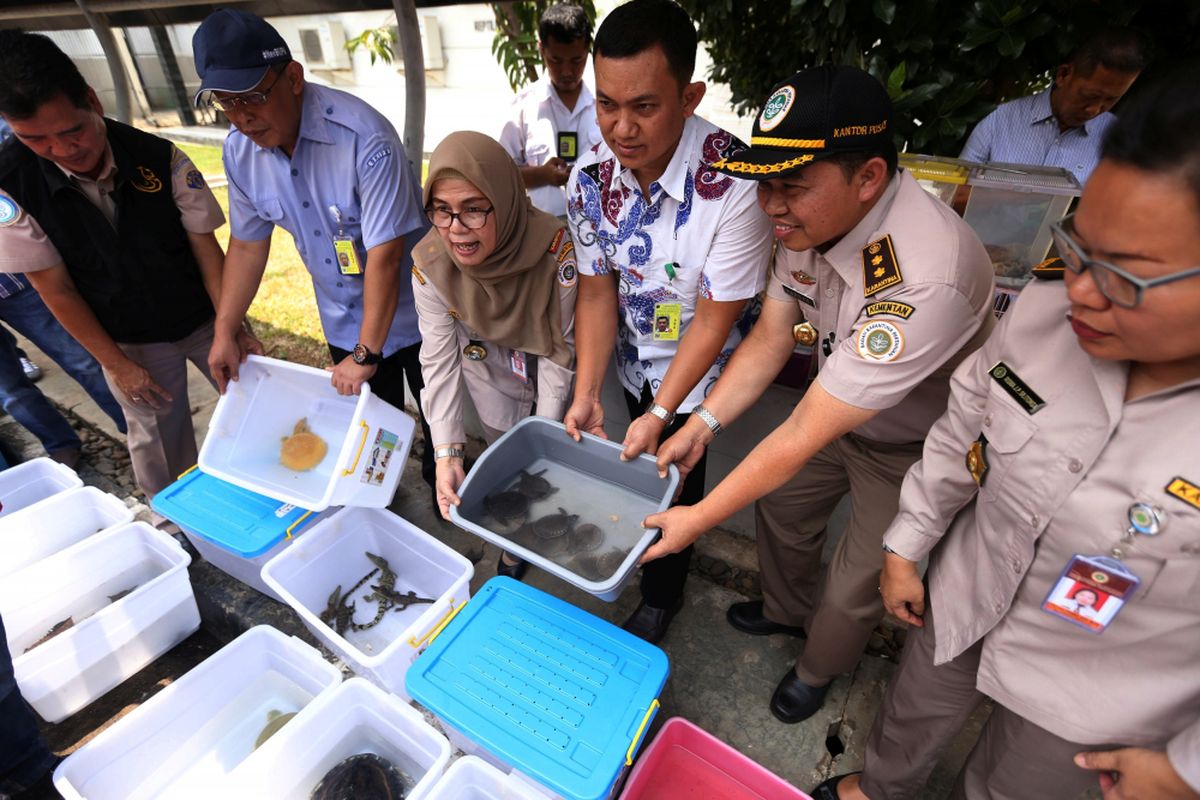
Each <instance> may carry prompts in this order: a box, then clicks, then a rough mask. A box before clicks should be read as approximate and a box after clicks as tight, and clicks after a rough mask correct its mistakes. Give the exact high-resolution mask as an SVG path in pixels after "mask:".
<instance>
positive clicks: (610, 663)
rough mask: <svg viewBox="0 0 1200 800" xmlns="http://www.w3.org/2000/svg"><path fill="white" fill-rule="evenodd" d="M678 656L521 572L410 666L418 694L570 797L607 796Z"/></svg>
mask: <svg viewBox="0 0 1200 800" xmlns="http://www.w3.org/2000/svg"><path fill="white" fill-rule="evenodd" d="M669 670H670V667H669V665H668V662H667V655H666V653H664V652H663V651H662V650H660V649H659V648H657V647H655V646H654V645H652V644H649V643H647V642H644V641H642V640H641V639H638V638H637V637H636V636H633V635H632V634H630V633H627V632H626V631H623V630H621V629H620V628H618V627H617V626H615V625H613V624H611V623H609V622H605V621H604V620H602V619H600V618H599V617H596V616H593V615H592V614H589V613H588V612H586V611H584V610H583V609H580V608H576V607H575V606H573V605H571V604H570V603H567V602H565V601H563V600H559V599H558V598H557V597H552V596H551V595H548V594H546V593H545V592H542V591H540V590H538V589H535V588H533V587H532V586H526V585H525V584H523V583H520V582H518V581H514V580H512V579H511V578H504V577H496V578H492V579H491V580H490V581H488V582H487V583H485V584H484V585H483V587H482V588H481V589H480V590H479V593H478V594H476V595H475V596H474V597H473V598H471V600H470V602H468V603H467V604H466V606H465V607H464V608H463V610H462V611H461V612H459V614H458V615H457V616H456V617H455V618H454V619H453V620H452V621H451V622H450V624H449V625H447V626H446V628H445V629H444V630H443V631H442V632H441V633H440V634H438V636H437V638H436V639H434V641H433V643H432V644H431V645H429V647H428V648H427V649H426V650H425V652H424V653H422V654H421V655H420V656H419V657H418V658H417V660H416V661H415V662H414V663H413V665H412V666H411V667H410V668H409V670H408V674H407V675H406V676H405V686H406V687H407V689H408V693H409V695H410V696H411V697H412V698H413V699H415V700H417V701H419V702H420V703H421V704H422V705H424V706H425V707H426V708H428V709H429V710H430V711H432V712H433V713H434V714H436V715H437V716H438V717H441V718H442V719H443V720H445V721H446V722H448V723H449V724H450V725H452V726H454V727H455V728H456V729H457V730H459V731H460V732H462V733H463V734H464V735H465V736H467V738H469V739H471V740H473V741H475V742H478V743H479V744H480V745H482V746H483V747H484V748H485V749H487V750H488V751H489V752H490V753H491V754H492V755H494V756H496V757H497V758H499V759H501V760H502V761H504V762H506V763H508V764H510V765H511V766H513V767H515V768H516V769H518V770H520V771H521V772H522V773H524V774H526V775H528V776H529V777H531V778H533V779H534V780H536V781H538V782H540V783H542V784H543V785H545V786H546V787H547V788H549V789H551V790H552V791H554V792H557V793H558V794H560V795H563V796H564V797H566V798H569V799H570V800H595V799H596V798H604V797H607V796H608V794H609V790H610V789H611V788H612V787H613V785H614V784H615V783H616V781H617V779H618V778H619V777H620V775H621V771H622V770H623V769H624V768H625V766H626V756H627V755H628V756H630V757H632V755H633V754H634V753H636V752H637V747H639V746H640V745H641V743H642V740H643V739H644V738H645V736H646V733H647V731H648V728H649V724H650V721H651V720H652V719H653V717H654V712H655V710H657V708H658V699H657V698H658V695H659V692H661V691H662V687H663V684H664V683H666V681H667V673H668V672H669Z"/></svg>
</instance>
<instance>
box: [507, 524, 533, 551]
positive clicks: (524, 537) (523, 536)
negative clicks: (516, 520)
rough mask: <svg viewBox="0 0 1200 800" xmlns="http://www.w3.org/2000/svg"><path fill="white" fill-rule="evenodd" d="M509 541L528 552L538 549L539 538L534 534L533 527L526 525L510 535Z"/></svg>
mask: <svg viewBox="0 0 1200 800" xmlns="http://www.w3.org/2000/svg"><path fill="white" fill-rule="evenodd" d="M508 540H509V541H510V542H512V543H513V544H515V545H518V546H520V547H524V548H525V549H526V550H534V549H536V546H537V541H538V538H537V536H536V535H534V533H533V526H532V525H530V524H528V523H526V524H524V525H522V526H521V527H519V528H517V529H516V530H515V531H513V532H512V533H510V534H508Z"/></svg>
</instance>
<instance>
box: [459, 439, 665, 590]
mask: <svg viewBox="0 0 1200 800" xmlns="http://www.w3.org/2000/svg"><path fill="white" fill-rule="evenodd" d="M621 449H622V448H621V445H620V444H619V443H616V442H609V441H606V440H604V439H600V438H598V437H596V436H591V435H588V434H584V436H583V441H581V442H576V441H574V440H573V439H571V437H569V436H567V433H566V430H565V429H564V428H563V426H562V424H561V423H559V422H554V421H552V420H549V419H546V418H544V417H527V418H526V419H523V420H521V421H520V422H519V423H517V424H516V425H514V426H513V427H512V428H511V429H509V430H508V432H507V433H505V434H504V435H503V436H501V437H500V438H499V439H497V440H496V442H495V443H494V444H493V445H492V446H491V447H489V448H488V449H487V450H486V451H484V453H483V455H482V456H480V457H479V460H478V461H476V462H475V466H473V467H472V468H471V473H470V474H469V475H468V476H467V479H466V481H464V482H463V485H462V486H461V487H459V492H458V494H459V497H460V498H461V499H462V505H461V506H458V507H454V506H451V508H450V520H451V521H452V522H453V523H454V524H455V525H457V526H458V527H460V528H462V529H463V530H466V531H470V532H471V533H473V534H475V535H476V536H479V537H480V538H483V539H486V540H487V541H489V542H491V543H492V544H495V545H496V546H498V547H501V548H503V549H505V550H507V551H508V552H510V553H513V554H514V555H517V556H520V557H521V558H523V559H525V560H526V561H528V562H529V563H531V564H533V565H534V566H537V567H540V568H542V569H544V570H545V571H546V572H549V573H551V574H552V575H556V576H558V577H559V578H562V579H563V580H565V581H567V582H568V583H571V584H573V585H575V586H578V587H579V588H581V589H583V590H584V591H585V592H590V593H591V594H594V595H596V596H597V597H599V598H600V599H601V600H607V601H613V600H616V599H617V597H618V596H620V594H621V590H622V589H623V588H624V587H625V585H626V583H628V581H629V579H630V577H631V576H632V575H633V572H634V570H635V568H636V567H637V561H638V559H639V558H640V557H641V555H642V553H644V552H645V551H646V548H647V547H649V546H650V544H651V543H652V542H653V541H654V540H655V538H656V537H657V536H658V530H657V529H649V530H647V529H644V528H642V520H643V519H645V518H646V517H647V516H648V515H650V514H653V513H655V512H657V511H662V510H664V509H666V508H667V506H668V505H670V503H671V498H672V497H674V496H675V487H676V486H677V485H678V483H679V472H678V471H677V470H676V469H675V467H674V466H672V467H671V468H670V471H669V474H668V476H667V477H666V478H665V479H663V478H660V477H658V468H657V467H656V466H655V463H654V459H653V458H652V457H650V456H647V455H643V456H641V457H639V458H637V459H635V460H633V461H621V460H620V454H621ZM522 472H524V473H526V474H527V475H536V476H537V477H538V479H540V480H546V481H549V483H550V484H551V485H552V486H553V492H552V493H551V494H549V495H548V496H545V497H542V498H540V499H535V500H531V501H530V502H529V508H528V510H527V511H525V512H524V513H520V512H519V508H520V506H521V505H523V503H522V502H520V501H519V500H518V501H517V502H516V503H514V504H513V505H515V506H516V507H517V508H518V512H517V513H515V514H513V516H511V517H509V516H504V515H502V516H500V517H497V516H496V515H495V513H494V512H495V511H496V508H497V497H498V496H499V495H500V494H502V493H505V492H509V491H513V490H514V487H515V486H516V485H518V484H519V482H520V480H521V475H522ZM489 498H490V501H488V502H485V500H488V499H489ZM503 499H512V498H503ZM501 511H503V512H506V513H512V512H513V509H501ZM563 512H565V515H566V519H565V520H564V519H561V517H562V516H563ZM556 515H557V516H559V517H560V519H558V520H554V519H547V517H553V516H556ZM587 525H594V526H596V527H597V528H599V529H600V532H599V534H598V535H597V532H596V531H594V530H591V529H590V528H586V527H585V526H587ZM564 529H565V530H566V531H567V532H566V533H562V531H563V530H564ZM589 534H591V535H589Z"/></svg>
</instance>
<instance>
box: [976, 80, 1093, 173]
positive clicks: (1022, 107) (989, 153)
mask: <svg viewBox="0 0 1200 800" xmlns="http://www.w3.org/2000/svg"><path fill="white" fill-rule="evenodd" d="M1116 121H1117V118H1116V115H1114V114H1111V113H1109V112H1107V111H1105V112H1104V113H1103V114H1101V115H1100V116H1098V117H1096V118H1095V119H1092V120H1088V121H1087V122H1085V123H1084V124H1083V125H1081V126H1080V127H1078V128H1068V129H1067V130H1065V131H1060V130H1059V128H1058V120H1057V119H1055V118H1054V112H1053V111H1051V109H1050V90H1049V89H1047V90H1046V91H1044V92H1039V93H1038V94H1034V95H1030V96H1029V97H1022V98H1019V99H1017V100H1012V101H1010V102H1007V103H1005V104H1004V105H1002V106H1000V107H999V108H997V109H996V110H995V111H993V112H992V113H991V114H988V115H987V116H986V117H984V118H983V120H982V121H980V123H979V124H978V125H976V126H975V130H973V131H971V136H970V138H969V139H967V146H966V147H964V148H963V151H962V155H961V156H959V158H962V159H965V160H967V161H976V162H984V161H999V162H1003V163H1007V164H1038V165H1041V166H1044V167H1063V168H1064V169H1066V170H1069V171H1070V172H1072V173H1074V175H1075V179H1076V180H1077V181H1079V185H1080V186H1082V185H1083V184H1084V183H1085V182H1086V181H1087V179H1088V176H1089V175H1091V174H1092V170H1094V169H1095V168H1096V165H1097V164H1099V163H1100V147H1101V145H1103V144H1104V134H1105V133H1106V132H1107V131H1108V128H1109V126H1110V125H1112V124H1113V123H1114V122H1116Z"/></svg>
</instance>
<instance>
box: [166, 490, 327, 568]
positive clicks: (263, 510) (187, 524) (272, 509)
mask: <svg viewBox="0 0 1200 800" xmlns="http://www.w3.org/2000/svg"><path fill="white" fill-rule="evenodd" d="M150 507H151V508H153V509H154V510H155V511H157V512H158V513H159V514H162V515H163V516H164V517H166V518H167V519H169V520H171V521H172V522H174V523H175V524H176V525H178V526H179V527H180V528H183V529H184V530H185V531H187V532H188V533H191V534H194V535H196V536H201V537H203V538H204V539H206V540H208V541H210V542H212V543H213V544H215V545H217V546H218V547H221V548H224V549H225V550H228V551H229V552H231V553H233V554H235V555H238V556H241V557H242V558H255V557H257V556H260V555H262V554H263V553H265V552H267V551H268V550H270V549H271V548H272V547H274V546H275V545H277V544H278V543H279V542H280V541H282V540H283V538H284V537H285V536H286V535H287V531H288V528H290V527H291V526H292V525H293V524H294V523H295V522H297V521H298V520H299V519H300V518H301V517H303V516H305V515H306V514H308V513H309V512H308V511H307V510H305V509H303V508H298V507H296V506H294V505H292V504H291V503H280V502H279V501H278V500H273V499H271V498H270V497H266V496H264V495H261V494H256V493H254V492H252V491H250V490H249V489H243V488H242V487H240V486H234V485H233V484H232V483H226V482H225V481H223V480H221V479H219V478H214V477H213V476H211V475H206V474H205V473H203V472H201V471H200V470H199V469H193V470H192V471H191V472H186V473H184V475H183V476H182V477H181V478H180V479H179V480H177V481H175V482H174V483H172V484H171V485H170V486H168V487H167V488H165V489H163V490H162V491H161V492H159V493H158V494H156V495H154V499H153V500H151V501H150Z"/></svg>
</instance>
